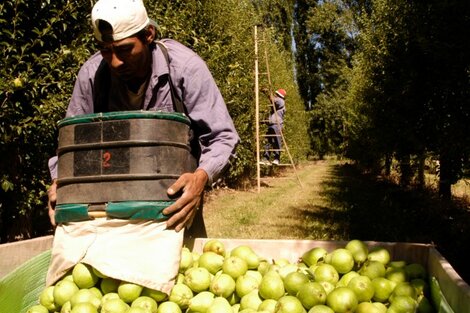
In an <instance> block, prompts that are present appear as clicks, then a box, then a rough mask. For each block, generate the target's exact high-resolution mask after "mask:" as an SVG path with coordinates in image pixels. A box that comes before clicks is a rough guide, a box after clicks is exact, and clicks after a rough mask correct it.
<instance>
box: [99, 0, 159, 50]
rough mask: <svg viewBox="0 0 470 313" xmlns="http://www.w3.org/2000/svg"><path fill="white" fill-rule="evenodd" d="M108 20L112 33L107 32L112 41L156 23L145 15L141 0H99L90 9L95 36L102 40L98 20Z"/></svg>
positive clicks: (145, 11)
mask: <svg viewBox="0 0 470 313" xmlns="http://www.w3.org/2000/svg"><path fill="white" fill-rule="evenodd" d="M100 20H102V21H105V22H108V23H109V24H110V25H111V27H112V34H109V36H110V39H111V40H112V41H117V40H121V39H124V38H127V37H130V36H132V35H135V34H137V33H138V32H139V31H141V30H142V29H144V28H145V27H147V26H148V25H149V24H151V25H154V26H156V25H157V23H156V22H155V21H153V20H152V19H150V18H149V17H148V15H147V10H146V9H145V6H144V3H143V2H142V0H99V1H98V2H96V4H95V5H94V6H93V9H92V11H91V22H92V24H93V32H94V35H95V38H96V39H98V40H99V41H110V40H109V39H108V38H106V39H107V40H103V38H102V34H101V32H100V30H99V28H98V26H99V21H100Z"/></svg>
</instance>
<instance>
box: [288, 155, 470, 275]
mask: <svg viewBox="0 0 470 313" xmlns="http://www.w3.org/2000/svg"><path fill="white" fill-rule="evenodd" d="M323 184H324V185H323V186H322V187H323V191H322V193H323V194H322V196H323V197H324V198H325V199H327V201H329V205H327V206H326V207H304V208H301V209H300V210H299V208H296V211H297V212H299V213H300V215H301V216H300V217H301V218H303V219H305V220H307V221H308V220H316V221H318V222H319V223H317V224H319V225H331V226H332V227H331V229H330V232H331V233H330V238H331V239H335V240H341V239H342V240H349V239H361V240H374V241H391V242H395V241H396V242H398V241H401V242H420V243H433V244H435V245H436V247H437V249H438V250H439V251H440V252H441V253H442V254H443V255H444V257H445V258H446V259H447V260H448V261H449V262H450V263H451V264H452V265H453V267H454V269H455V270H456V271H457V272H458V273H459V274H460V275H461V276H462V278H463V279H464V280H465V281H466V282H470V269H469V268H468V259H467V257H465V255H467V254H466V253H467V250H468V247H469V246H470V213H469V212H468V209H467V208H468V206H466V204H459V203H457V202H452V203H446V202H443V201H441V200H440V199H439V198H438V197H437V196H436V195H435V193H433V192H430V191H426V190H422V191H419V190H416V189H409V190H408V189H403V188H400V187H399V186H397V185H396V184H393V183H390V182H388V181H384V180H380V179H378V178H376V177H371V176H368V175H364V174H362V173H361V172H360V171H359V170H357V168H355V167H354V166H353V165H348V164H346V165H336V166H334V167H332V170H331V173H330V175H329V178H328V179H327V180H326V181H324V183H323ZM300 231H302V232H303V233H304V234H303V235H304V236H305V237H306V238H308V237H311V235H312V233H317V232H318V231H319V229H316V228H315V226H313V227H312V228H310V229H308V228H306V229H302V230H300Z"/></svg>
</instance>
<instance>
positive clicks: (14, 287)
mask: <svg viewBox="0 0 470 313" xmlns="http://www.w3.org/2000/svg"><path fill="white" fill-rule="evenodd" d="M50 260H51V250H48V251H45V252H42V253H41V254H39V255H37V256H35V257H33V258H32V259H30V260H28V261H27V262H25V263H24V264H22V265H21V266H19V267H18V268H16V269H15V270H14V271H13V272H11V273H9V274H8V275H6V276H5V277H3V278H2V280H0V311H1V312H2V313H24V312H26V311H27V310H28V308H29V307H31V306H32V305H34V304H37V303H38V300H39V294H40V293H41V291H42V290H43V289H44V286H45V285H46V274H47V269H48V267H49V262H50Z"/></svg>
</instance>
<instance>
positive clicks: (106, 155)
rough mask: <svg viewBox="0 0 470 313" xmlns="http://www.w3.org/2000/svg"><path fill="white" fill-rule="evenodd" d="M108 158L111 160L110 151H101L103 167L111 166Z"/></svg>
mask: <svg viewBox="0 0 470 313" xmlns="http://www.w3.org/2000/svg"><path fill="white" fill-rule="evenodd" d="M110 160H111V153H109V152H108V151H106V152H105V153H103V165H102V166H103V167H104V168H108V167H111V163H109V161H110Z"/></svg>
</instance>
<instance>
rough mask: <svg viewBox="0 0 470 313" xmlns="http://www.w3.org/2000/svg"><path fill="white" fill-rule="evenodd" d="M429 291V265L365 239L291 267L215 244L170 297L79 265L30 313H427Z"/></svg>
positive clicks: (183, 272) (185, 260)
mask: <svg viewBox="0 0 470 313" xmlns="http://www.w3.org/2000/svg"><path fill="white" fill-rule="evenodd" d="M429 289H430V288H429V280H428V274H427V272H426V269H425V268H424V267H423V265H421V264H418V263H407V262H405V261H402V260H392V257H391V254H390V252H389V251H388V250H387V249H386V248H384V247H381V246H374V247H368V246H367V245H366V244H365V243H364V242H363V241H360V240H351V241H348V242H347V243H346V244H345V245H344V246H342V247H338V248H335V249H334V250H332V251H327V250H326V249H325V248H322V247H313V248H311V249H309V250H308V251H303V252H301V254H300V255H299V256H298V258H297V259H296V260H294V261H292V260H288V259H285V258H278V259H269V258H265V257H263V256H261V255H258V253H257V252H256V251H255V250H254V249H253V248H252V247H250V246H249V245H238V246H236V247H235V248H233V249H232V250H229V251H228V250H226V248H225V246H224V244H223V242H222V241H220V240H218V239H209V240H208V241H206V243H205V244H204V246H203V251H202V252H194V251H190V250H189V249H188V248H186V247H183V249H182V251H181V260H180V267H179V272H178V275H177V277H176V278H175V285H174V287H173V288H172V290H171V292H170V293H169V294H166V293H163V292H161V291H158V290H152V289H149V288H146V287H143V286H140V285H138V284H134V283H131V282H126V281H121V280H117V279H114V278H112V277H108V276H106V275H104V274H102V273H100V272H99V271H98V270H96V269H95V268H92V267H91V266H90V265H88V264H84V263H78V264H76V265H75V267H74V268H73V269H72V270H71V271H70V272H69V273H68V274H67V275H65V276H64V277H63V278H62V279H61V280H60V281H58V282H57V283H56V284H55V285H53V286H49V287H46V288H45V289H44V290H43V291H42V292H41V294H40V296H39V301H38V302H39V303H38V304H36V305H33V306H31V307H30V308H29V309H28V311H27V313H54V312H57V313H58V312H60V313H98V312H101V313H183V312H184V313H256V312H260V313H346V312H347V313H350V312H356V313H414V312H419V313H428V312H435V309H434V308H433V306H432V305H431V303H430V301H429V299H430V294H429V292H430V290H429Z"/></svg>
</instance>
